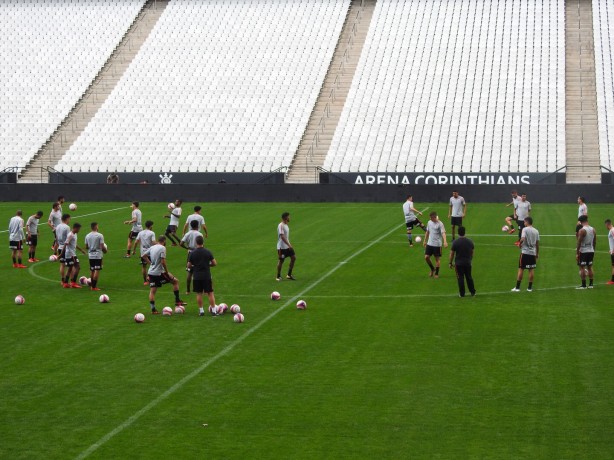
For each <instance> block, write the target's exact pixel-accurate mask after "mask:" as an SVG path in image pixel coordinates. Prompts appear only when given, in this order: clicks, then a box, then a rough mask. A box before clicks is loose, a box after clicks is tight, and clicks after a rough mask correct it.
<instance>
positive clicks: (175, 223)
mask: <svg viewBox="0 0 614 460" xmlns="http://www.w3.org/2000/svg"><path fill="white" fill-rule="evenodd" d="M181 203H182V201H181V200H175V207H174V208H173V209H171V213H170V214H167V215H165V216H164V217H165V218H167V219H170V220H171V221H170V222H169V224H168V226H167V227H166V232H165V233H164V235H165V236H166V237H167V238H168V239H169V240H171V244H172V245H173V246H177V245H179V241H180V239H179V237H178V236H177V228H178V227H179V219H180V218H181Z"/></svg>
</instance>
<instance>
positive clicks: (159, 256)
mask: <svg viewBox="0 0 614 460" xmlns="http://www.w3.org/2000/svg"><path fill="white" fill-rule="evenodd" d="M144 257H147V259H149V260H148V262H149V264H151V266H150V267H149V271H148V275H149V288H150V289H149V305H150V306H151V313H152V314H154V315H157V314H158V310H157V309H156V292H157V291H158V288H159V287H162V285H164V284H168V283H171V284H172V285H173V294H174V295H175V305H177V306H178V305H186V303H185V302H183V301H182V300H181V299H180V298H179V280H178V279H177V278H175V277H174V276H173V275H172V274H171V273H170V272H169V271H168V268H167V266H166V237H165V236H163V235H160V236H159V237H158V242H157V243H156V244H154V245H153V246H151V247H150V248H149V249H148V250H147V251H145V254H144Z"/></svg>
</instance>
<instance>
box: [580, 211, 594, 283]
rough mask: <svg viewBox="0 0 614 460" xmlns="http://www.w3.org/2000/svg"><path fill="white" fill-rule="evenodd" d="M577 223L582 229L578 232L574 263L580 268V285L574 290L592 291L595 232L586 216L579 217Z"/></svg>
mask: <svg viewBox="0 0 614 460" xmlns="http://www.w3.org/2000/svg"><path fill="white" fill-rule="evenodd" d="M578 221H579V222H580V223H581V224H582V228H581V229H580V231H578V237H577V245H576V261H577V262H578V266H579V267H580V280H581V281H582V285H580V286H578V287H577V288H576V289H587V288H588V289H592V288H593V278H594V274H593V260H594V258H595V248H596V247H597V232H595V229H594V228H593V227H591V226H590V225H589V223H588V217H587V216H580V217H579V218H578ZM587 276H588V283H589V284H588V286H586V277H587Z"/></svg>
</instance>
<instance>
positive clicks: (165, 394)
mask: <svg viewBox="0 0 614 460" xmlns="http://www.w3.org/2000/svg"><path fill="white" fill-rule="evenodd" d="M399 227H400V225H394V226H393V227H392V229H390V230H388V231H387V232H386V233H384V234H383V235H381V236H380V237H379V238H377V239H375V240H373V241H371V242H370V243H369V244H367V245H366V246H363V247H362V248H360V249H359V250H357V251H356V252H354V253H353V254H351V255H350V256H348V257H347V258H345V259H344V260H342V261H341V262H339V263H337V265H335V266H334V267H333V268H331V269H330V270H329V271H328V272H326V273H325V274H324V275H322V276H321V277H320V278H318V279H317V280H315V281H314V282H313V283H311V284H310V285H309V286H307V287H306V288H305V289H304V290H303V291H302V292H300V293H298V294H296V295H295V296H293V297H292V298H290V299H289V300H288V301H286V302H285V303H284V304H282V305H281V306H280V307H279V308H277V310H274V311H273V312H271V314H269V315H268V316H266V317H265V318H264V319H262V320H261V321H260V322H259V323H257V324H255V325H254V326H253V327H252V328H251V329H248V330H247V331H245V332H244V333H243V335H241V336H239V337H238V338H237V339H236V340H235V341H234V342H231V343H230V344H228V345H227V346H226V347H225V348H223V349H222V350H221V351H220V352H219V353H218V354H216V355H214V356H212V357H211V358H209V359H208V360H207V361H205V362H204V363H203V364H201V365H200V366H199V367H197V368H196V369H194V370H193V371H192V372H190V373H189V374H188V375H186V376H185V377H183V378H182V379H181V380H179V381H178V382H177V383H175V384H174V385H173V386H171V387H170V388H169V389H168V390H166V391H165V392H163V393H162V394H160V396H158V397H157V398H155V399H153V400H152V401H151V402H150V403H149V404H147V405H146V406H145V407H143V408H142V409H140V410H139V411H137V412H136V413H134V414H133V415H132V416H130V417H129V418H128V419H127V420H126V421H125V422H123V423H122V424H120V425H118V426H117V427H116V428H114V429H113V430H111V431H110V432H108V433H107V434H106V435H104V436H103V437H102V438H100V439H99V440H98V441H97V442H95V443H94V444H92V445H91V446H90V447H88V448H87V449H86V450H84V451H83V452H82V453H81V454H79V455H78V456H77V457H76V458H77V460H80V459H84V458H87V457H88V456H89V455H91V454H92V453H94V452H95V451H96V450H97V449H98V448H100V447H101V446H103V445H104V444H106V443H107V442H108V441H109V440H110V439H111V438H113V437H114V436H115V435H117V434H119V433H121V432H122V431H124V430H125V429H126V428H128V427H130V426H131V425H132V424H133V423H134V422H135V421H137V420H138V419H139V418H140V417H142V416H143V415H145V414H146V413H147V412H149V410H151V409H152V408H154V407H155V406H157V405H158V404H159V403H161V402H162V401H164V400H165V399H166V398H168V397H169V396H171V395H172V394H173V393H175V392H176V391H177V390H179V389H180V388H181V387H183V386H184V385H185V384H186V383H188V382H189V381H190V380H192V379H193V378H194V377H196V376H197V375H199V374H200V373H201V372H203V371H204V370H205V369H207V368H208V367H209V366H210V365H211V364H213V363H215V362H216V361H218V360H219V359H220V358H222V357H223V356H225V355H226V354H228V353H229V352H230V351H232V350H233V349H234V348H235V347H236V346H237V345H240V344H241V343H242V342H243V341H244V340H245V339H246V338H248V337H249V336H250V335H252V334H253V333H254V332H256V331H257V330H258V329H260V328H261V327H262V326H263V325H264V324H265V323H267V322H268V321H269V320H270V319H271V318H273V317H275V316H276V315H277V314H278V313H279V312H280V311H282V310H283V309H284V308H286V307H287V306H288V305H290V304H291V303H293V302H294V301H295V300H296V299H298V298H299V297H302V296H303V295H305V294H307V293H308V292H309V291H311V290H312V289H313V288H314V287H316V286H317V285H318V284H320V283H321V282H322V281H324V280H326V279H327V278H328V277H329V276H331V275H332V274H333V273H335V272H336V271H337V270H339V268H341V267H342V266H343V265H345V264H347V263H348V262H349V261H351V260H352V259H354V258H355V257H357V256H359V255H360V254H362V253H363V252H365V251H366V250H367V249H369V248H371V247H372V246H374V245H375V244H377V243H379V242H380V241H382V240H383V239H384V238H386V237H388V236H389V235H391V234H392V233H393V232H395V231H397V229H398V228H399Z"/></svg>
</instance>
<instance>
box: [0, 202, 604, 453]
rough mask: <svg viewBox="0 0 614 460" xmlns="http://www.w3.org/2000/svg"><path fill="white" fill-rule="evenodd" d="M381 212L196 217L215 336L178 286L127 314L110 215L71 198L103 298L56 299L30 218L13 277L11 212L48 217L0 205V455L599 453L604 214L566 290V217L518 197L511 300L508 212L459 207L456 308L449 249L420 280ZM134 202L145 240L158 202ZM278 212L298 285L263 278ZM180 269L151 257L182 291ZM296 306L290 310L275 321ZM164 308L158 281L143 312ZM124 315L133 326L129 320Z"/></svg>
mask: <svg viewBox="0 0 614 460" xmlns="http://www.w3.org/2000/svg"><path fill="white" fill-rule="evenodd" d="M195 204H199V203H185V204H184V208H183V209H184V211H183V215H184V216H187V215H188V214H189V213H190V211H191V209H192V207H193V206H194V205H195ZM401 205H402V203H390V204H343V203H341V204H329V203H324V204H309V203H278V204H275V203H267V204H261V203H242V204H236V203H234V204H224V203H213V204H207V203H205V204H204V209H203V211H204V215H205V218H206V220H207V226H208V228H209V234H210V238H209V239H208V241H207V243H206V244H207V246H208V247H209V248H210V249H211V250H212V252H213V253H214V255H215V257H216V259H217V260H218V263H219V266H218V267H215V268H214V269H213V274H214V280H215V289H216V297H217V301H218V303H219V302H226V303H228V304H229V305H230V304H232V303H238V304H239V305H240V306H241V308H242V311H243V313H244V314H245V323H243V324H235V323H233V321H232V315H230V314H227V315H225V316H223V317H216V318H212V317H210V316H206V317H203V318H199V317H198V316H197V308H196V305H195V298H194V295H193V294H192V295H191V296H183V295H182V296H183V297H184V299H185V300H187V301H188V306H187V311H186V314H185V315H183V316H179V315H173V316H172V317H162V316H161V315H159V316H152V315H150V314H149V307H148V301H147V295H148V288H147V287H146V286H143V285H142V279H141V277H140V268H139V266H138V264H137V262H138V261H137V259H136V258H132V259H124V258H123V257H122V256H123V254H124V251H125V244H126V235H127V232H128V229H129V228H128V226H126V225H123V221H124V220H126V219H129V217H130V208H129V202H126V203H79V208H78V210H77V211H76V212H74V213H72V214H73V216H74V217H73V222H75V221H77V222H80V223H82V224H83V225H84V228H83V229H82V233H81V234H80V239H79V241H80V243H81V244H83V238H84V236H85V234H86V233H87V231H89V224H90V222H92V221H93V220H96V221H98V222H99V223H100V231H101V232H102V233H103V234H104V235H105V240H106V242H107V244H108V246H109V253H108V254H107V255H106V257H105V259H104V261H105V262H104V269H103V271H102V274H101V277H100V281H99V286H100V287H101V288H102V291H101V292H102V293H106V294H108V295H109V296H110V298H111V302H110V303H109V304H100V303H99V302H98V296H99V293H96V292H91V291H89V290H86V289H81V290H77V289H71V290H68V289H62V288H61V287H60V283H59V275H58V264H57V263H51V262H49V261H48V260H47V257H48V256H49V254H50V249H49V246H50V243H51V237H50V231H49V229H48V228H47V227H46V225H41V234H42V236H41V241H40V244H39V248H38V256H39V258H40V259H42V260H43V261H42V262H39V263H36V264H28V265H29V268H28V269H25V270H18V269H13V268H12V267H11V261H10V253H9V251H8V235H7V233H6V228H7V225H8V220H9V219H10V217H11V216H12V215H14V213H15V210H16V209H17V208H18V207H19V208H21V209H23V211H24V218H25V219H27V217H28V216H29V215H31V214H33V213H34V212H35V211H36V210H38V209H41V210H43V211H44V212H45V216H44V219H43V220H44V221H46V219H47V216H48V212H49V210H50V208H51V206H50V203H0V222H5V226H4V227H3V228H1V229H0V230H3V232H2V233H0V235H1V236H2V237H3V238H5V244H6V246H5V248H6V249H5V253H4V254H5V256H4V257H3V258H2V260H0V294H1V295H0V309H1V312H2V313H1V315H0V337H1V338H2V348H1V351H0V376H1V377H0V395H1V396H0V433H1V435H0V458H7V459H8V458H10V459H22V458H23V459H26V458H45V459H65V458H85V457H88V458H237V459H245V458H267V459H268V458H280V459H288V458H293V459H314V458H331V459H337V458H348V459H350V458H352V459H355V458H390V459H398V458H425V459H432V458H458V459H470V458H476V459H477V458H479V459H483V458H497V459H498V458H501V459H510V458H543V459H553V458H557V459H566V458H567V459H578V458H584V459H596V458H612V457H614V447H613V446H614V444H613V443H612V439H613V437H614V417H613V416H612V413H613V411H614V365H613V362H612V361H613V358H612V356H613V354H612V350H614V334H613V333H612V331H613V330H614V313H613V311H614V310H613V305H614V302H613V301H612V299H613V298H614V287H613V286H607V285H605V282H606V281H607V280H608V279H609V278H610V271H611V266H610V259H609V255H608V253H607V240H606V238H605V235H606V232H605V227H604V225H603V221H604V219H605V218H607V217H614V214H612V207H611V206H606V205H590V208H589V211H590V216H591V223H592V224H593V226H594V227H595V228H596V229H597V232H598V248H597V249H598V251H597V255H596V261H595V270H596V274H597V276H596V279H595V281H596V288H595V289H593V290H586V291H577V290H575V289H574V287H575V286H577V285H578V284H579V276H578V272H577V267H576V266H575V258H574V256H575V254H574V251H573V248H574V238H573V231H574V228H575V221H576V219H575V217H576V210H577V207H576V206H575V205H573V204H564V205H561V204H539V203H533V216H534V219H535V227H536V228H537V229H539V230H540V233H541V252H540V256H541V257H540V258H539V262H538V268H537V270H536V279H535V286H534V288H535V290H534V291H533V292H531V293H528V292H526V285H527V283H526V279H525V281H524V282H523V284H522V286H521V289H522V292H519V293H512V292H510V289H511V288H512V287H514V283H515V277H516V270H517V258H518V249H517V248H516V247H515V246H514V245H513V242H514V239H515V235H513V236H511V235H505V234H503V233H502V232H501V226H502V225H503V224H504V220H503V219H504V217H505V216H506V215H507V214H509V209H510V208H506V207H505V206H504V205H503V204H472V203H469V208H468V215H467V217H466V219H465V225H466V227H467V229H468V236H469V237H471V238H473V240H474V242H475V245H476V253H475V258H474V278H475V282H476V288H477V292H478V294H477V296H476V297H475V298H469V297H467V298H463V299H460V298H458V294H457V287H456V280H455V278H454V274H453V271H452V270H450V269H449V268H448V267H447V257H448V255H449V252H448V251H447V250H446V251H445V252H444V258H443V263H442V268H441V272H442V273H441V278H440V279H430V278H429V277H428V268H427V265H426V264H425V262H424V260H423V250H422V248H421V247H419V246H414V247H413V248H411V249H410V248H409V246H408V244H407V240H406V236H405V228H404V225H403V214H402V210H401ZM417 206H418V207H419V208H420V209H424V208H428V210H429V211H430V210H436V211H438V212H439V214H440V217H441V218H442V220H443V221H444V223H445V224H446V229H447V230H448V236H449V237H450V230H451V229H450V226H449V222H448V219H447V218H446V216H447V205H446V204H441V203H439V204H437V203H435V204H432V203H418V204H417ZM66 209H67V206H66ZM141 209H142V210H143V216H144V220H146V219H152V220H153V221H154V222H155V225H154V230H156V233H158V234H159V233H161V232H163V230H164V229H165V227H166V224H167V223H168V221H167V220H166V219H163V218H162V216H163V215H164V214H165V212H166V209H165V205H164V204H160V203H143V204H142V205H141ZM286 210H288V211H290V212H291V219H292V220H291V223H290V228H291V233H290V236H291V241H292V243H293V244H294V246H295V248H296V251H297V257H298V259H297V263H296V267H295V276H296V277H297V279H298V280H297V281H295V282H293V281H282V282H276V281H275V279H274V278H275V264H276V251H275V244H276V226H277V223H278V222H279V216H280V214H281V212H283V211H286ZM182 225H183V221H182ZM416 234H420V235H421V234H422V232H421V231H419V230H418V231H417V232H416ZM449 239H450V238H449ZM185 258H186V252H185V251H184V250H183V249H179V248H173V247H169V248H168V263H169V267H170V270H171V272H173V273H174V274H175V275H177V276H178V277H179V278H180V280H181V284H180V286H181V292H182V294H183V291H184V290H185V271H184V264H185ZM81 261H82V266H83V269H82V273H83V274H86V275H87V274H88V271H87V270H86V269H87V261H86V260H85V258H84V257H81ZM26 263H27V262H26ZM284 274H285V272H284ZM274 290H278V291H279V292H281V294H282V298H281V300H280V301H277V302H273V301H271V300H270V298H269V295H270V293H271V292H272V291H274ZM17 294H22V295H24V296H25V298H26V303H25V305H22V306H18V305H15V304H14V302H13V299H14V297H15V296H16V295H17ZM299 298H300V299H305V300H306V301H307V303H308V307H307V310H305V311H298V310H297V309H296V308H295V303H296V301H297V300H298V299H299ZM172 301H173V296H172V292H171V288H170V287H169V286H165V287H163V288H161V289H160V290H159V294H158V301H157V305H158V309H161V307H163V306H164V305H172ZM137 312H142V313H145V314H146V321H145V323H143V324H136V323H135V322H134V321H133V316H134V314H135V313H137Z"/></svg>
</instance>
